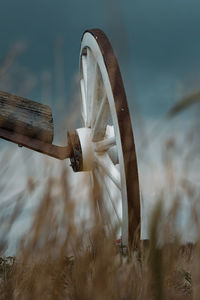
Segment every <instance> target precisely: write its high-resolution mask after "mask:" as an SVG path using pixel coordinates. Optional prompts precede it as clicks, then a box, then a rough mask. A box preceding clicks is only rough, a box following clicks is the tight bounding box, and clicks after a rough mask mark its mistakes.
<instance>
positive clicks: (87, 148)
mask: <svg viewBox="0 0 200 300" xmlns="http://www.w3.org/2000/svg"><path fill="white" fill-rule="evenodd" d="M68 141H69V143H71V147H72V149H73V150H72V153H71V156H70V161H71V166H72V169H73V170H74V172H80V171H91V170H93V168H94V146H93V142H92V139H91V129H90V128H78V129H76V130H73V131H68Z"/></svg>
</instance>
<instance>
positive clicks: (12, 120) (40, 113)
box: [0, 91, 54, 143]
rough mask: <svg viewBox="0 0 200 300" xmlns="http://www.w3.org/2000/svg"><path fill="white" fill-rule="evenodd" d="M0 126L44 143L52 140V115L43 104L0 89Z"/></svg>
mask: <svg viewBox="0 0 200 300" xmlns="http://www.w3.org/2000/svg"><path fill="white" fill-rule="evenodd" d="M0 128H4V129H7V130H10V131H14V132H16V133H20V134H22V135H25V136H27V137H31V138H36V139H38V140H41V141H43V142H46V143H52V141H53V131H54V130H53V117H52V112H51V109H50V108H49V107H48V106H47V105H44V104H41V103H38V102H34V101H31V100H28V99H25V98H22V97H19V96H15V95H11V94H8V93H5V92H2V91H0Z"/></svg>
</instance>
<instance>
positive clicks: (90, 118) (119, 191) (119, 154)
mask: <svg viewBox="0 0 200 300" xmlns="http://www.w3.org/2000/svg"><path fill="white" fill-rule="evenodd" d="M80 86H81V99H82V119H83V127H82V128H79V129H76V130H73V131H68V144H67V145H66V146H65V147H60V146H56V145H53V144H52V139H53V119H52V114H51V110H50V108H49V107H47V106H46V105H42V104H40V103H37V102H33V101H30V100H27V99H24V98H22V97H19V96H14V95H11V94H8V93H5V92H0V137H1V138H3V139H6V140H9V141H12V142H14V143H17V144H18V145H20V146H24V147H27V148H29V149H32V150H35V151H38V152H41V153H44V154H47V155H49V156H52V157H55V158H57V159H66V158H70V160H71V165H72V168H73V170H74V171H76V172H78V171H89V172H90V173H91V179H92V185H93V188H94V190H95V189H99V188H100V189H101V190H102V197H101V199H97V200H98V201H97V204H98V205H97V206H98V209H99V212H100V214H101V216H102V217H104V212H105V210H106V211H108V212H109V213H111V214H112V215H113V219H114V218H118V219H119V222H120V224H121V244H122V246H125V247H126V246H132V243H133V237H134V233H135V232H136V230H138V228H139V225H140V197H139V181H138V171H137V159H136V152H135V145H134V139H133V132H132V126H131V120H130V115H129V110H128V105H127V100H126V94H125V90H124V85H123V81H122V78H121V74H120V70H119V66H118V63H117V59H116V57H115V55H114V52H113V49H112V46H111V44H110V42H109V40H108V38H107V37H106V35H105V34H104V33H103V32H102V31H101V30H99V29H91V30H87V31H86V32H85V33H84V34H83V37H82V41H81V51H80ZM116 198H117V200H118V202H119V203H120V205H117V203H116V202H115V200H116ZM104 207H106V209H104Z"/></svg>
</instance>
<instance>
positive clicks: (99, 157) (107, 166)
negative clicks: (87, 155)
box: [95, 152, 121, 190]
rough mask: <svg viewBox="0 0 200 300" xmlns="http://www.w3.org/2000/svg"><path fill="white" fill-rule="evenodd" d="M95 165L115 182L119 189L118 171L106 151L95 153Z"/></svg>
mask: <svg viewBox="0 0 200 300" xmlns="http://www.w3.org/2000/svg"><path fill="white" fill-rule="evenodd" d="M95 160H96V163H97V166H100V167H101V169H102V170H103V172H105V174H106V175H107V176H108V177H109V178H110V179H111V180H112V181H113V182H114V183H115V185H116V186H117V187H118V188H119V189H120V190H121V179H120V172H119V170H118V169H117V168H116V167H115V165H114V164H113V162H112V160H111V159H110V157H109V156H108V154H107V153H103V154H97V152H96V155H95Z"/></svg>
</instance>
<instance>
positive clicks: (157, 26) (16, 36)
mask: <svg viewBox="0 0 200 300" xmlns="http://www.w3.org/2000/svg"><path fill="white" fill-rule="evenodd" d="M0 4H1V9H0V28H1V30H0V40H1V44H0V45H1V46H0V59H2V58H3V57H4V56H5V54H6V53H7V51H8V50H9V48H10V47H12V46H13V45H14V44H15V42H16V41H25V42H26V45H27V46H26V51H25V52H24V53H23V54H22V55H21V56H20V57H19V58H18V59H17V63H16V64H15V66H14V67H15V71H12V72H11V71H10V72H11V75H10V76H11V77H12V78H13V85H8V84H7V81H6V80H5V78H1V84H0V87H1V89H6V90H8V91H11V92H15V93H16V92H21V93H22V94H23V89H22V88H19V86H21V85H22V84H23V80H24V78H23V75H22V74H21V75H20V74H19V73H20V72H21V73H23V72H24V74H28V73H31V74H32V76H33V77H35V79H36V83H35V87H34V88H33V89H29V90H28V92H27V91H26V93H27V94H26V93H25V92H24V96H28V97H30V98H32V99H35V100H39V101H41V102H44V100H43V99H41V97H42V92H41V89H42V88H41V77H42V75H41V74H46V73H47V72H49V73H50V74H52V75H51V76H50V77H51V82H50V85H51V92H52V95H53V96H52V99H51V101H52V103H55V99H56V98H57V97H58V95H57V93H56V79H55V77H56V76H55V75H56V72H55V53H56V41H58V39H59V38H60V39H61V41H63V53H64V68H63V72H64V74H65V77H64V82H63V86H64V89H65V90H63V93H65V95H66V99H67V100H65V101H66V102H67V103H69V102H70V101H71V99H72V94H73V91H72V86H74V78H75V75H76V74H77V71H78V56H79V47H80V37H81V34H82V32H83V31H84V30H85V29H87V28H91V27H99V28H101V29H103V30H104V31H105V32H106V34H107V35H108V36H109V38H110V40H111V42H112V44H113V46H114V49H115V52H116V54H117V56H118V59H119V63H120V67H121V71H122V75H123V78H124V81H125V87H126V89H127V95H128V100H129V105H130V107H131V110H132V109H133V107H134V106H135V107H136V109H137V110H138V111H139V112H140V113H141V114H143V115H149V116H152V117H157V116H160V115H162V114H163V113H164V112H165V111H166V110H167V109H168V108H169V107H170V106H171V105H172V104H173V103H174V101H176V100H177V99H179V98H180V97H182V96H184V95H187V94H189V93H190V92H192V91H196V90H198V88H199V82H200V34H199V33H200V18H199V13H200V2H199V1H198V0H190V1H188V0H181V1H180V0H168V1H160V0H151V1H149V0H126V1H124V0H110V1H109V0H107V1H106V0H101V1H95V0H82V1H81V0H79V1H77V0H73V1H72V0H57V1H55V0H34V1H33V0H32V1H31V0H29V1H27V0H17V1H16V0H0ZM57 45H58V42H57ZM61 45H62V42H61ZM58 51H59V50H58ZM60 51H61V50H60ZM61 53H62V51H61ZM17 68H18V71H16V69H17ZM20 68H21V69H20ZM20 70H21V71H20ZM45 72H46V73H45ZM49 73H48V74H49ZM25 77H26V75H25ZM31 78H32V77H31ZM4 82H5V83H4ZM25 94H26V95H25ZM22 96H23V95H22ZM66 107H67V106H66Z"/></svg>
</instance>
